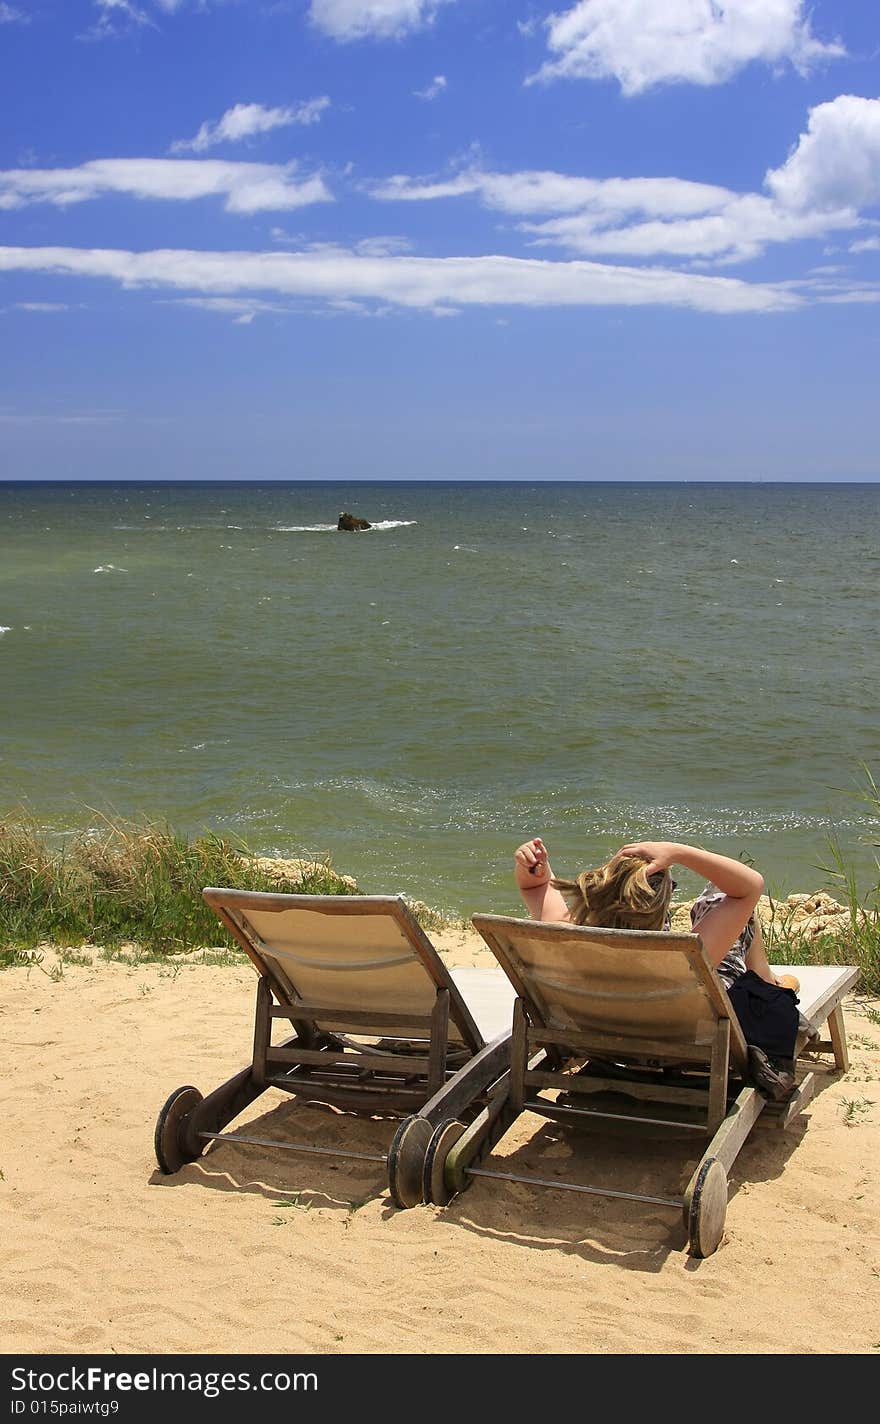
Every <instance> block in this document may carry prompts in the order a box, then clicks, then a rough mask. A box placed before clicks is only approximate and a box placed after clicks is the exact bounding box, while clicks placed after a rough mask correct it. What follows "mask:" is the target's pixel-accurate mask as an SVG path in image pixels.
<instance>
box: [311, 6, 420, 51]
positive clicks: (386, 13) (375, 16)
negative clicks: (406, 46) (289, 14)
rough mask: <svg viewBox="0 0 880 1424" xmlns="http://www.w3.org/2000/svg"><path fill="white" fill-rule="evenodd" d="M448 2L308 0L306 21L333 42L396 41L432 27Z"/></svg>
mask: <svg viewBox="0 0 880 1424" xmlns="http://www.w3.org/2000/svg"><path fill="white" fill-rule="evenodd" d="M447 3H448V0H311V4H310V6H309V19H310V20H311V21H312V24H313V25H315V26H317V28H318V29H319V30H323V32H324V34H325V35H329V36H330V37H331V38H332V39H334V40H342V41H346V40H362V39H368V38H374V39H399V38H400V36H401V35H405V34H408V33H409V32H410V31H411V30H418V29H422V28H423V27H424V26H425V25H429V24H431V22H432V21H433V19H434V16H435V15H436V13H437V11H438V9H439V8H440V6H441V5H443V4H447Z"/></svg>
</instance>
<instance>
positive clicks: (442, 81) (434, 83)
mask: <svg viewBox="0 0 880 1424" xmlns="http://www.w3.org/2000/svg"><path fill="white" fill-rule="evenodd" d="M445 88H446V76H445V75H444V74H435V75H434V78H433V79H432V80H431V82H430V84H428V85H427V86H426V87H425V88H424V89H414V90H413V93H414V94H415V96H416V98H417V99H426V100H431V99H437V98H439V96H440V95H441V94H442V93H443V90H444V89H445Z"/></svg>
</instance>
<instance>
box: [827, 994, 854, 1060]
mask: <svg viewBox="0 0 880 1424" xmlns="http://www.w3.org/2000/svg"><path fill="white" fill-rule="evenodd" d="M828 1031H829V1033H830V1034H831V1047H832V1048H833V1050H834V1062H835V1065H836V1066H837V1067H838V1068H839V1069H840V1071H841V1073H848V1072H849V1049H848V1047H847V1043H846V1027H845V1025H844V1022H843V1008H842V1006H841V1005H840V1004H838V1005H837V1008H836V1009H832V1010H831V1013H830V1014H829V1015H828Z"/></svg>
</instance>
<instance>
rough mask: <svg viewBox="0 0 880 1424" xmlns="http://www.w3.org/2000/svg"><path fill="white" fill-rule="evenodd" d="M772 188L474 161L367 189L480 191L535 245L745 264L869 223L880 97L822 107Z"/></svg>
mask: <svg viewBox="0 0 880 1424" xmlns="http://www.w3.org/2000/svg"><path fill="white" fill-rule="evenodd" d="M766 184H767V187H768V188H769V189H770V192H769V194H768V193H736V192H733V191H732V190H731V189H729V188H722V187H718V186H717V185H715V184H709V183H693V182H690V181H688V180H686V179H682V178H603V179H595V178H581V177H576V176H572V175H569V174H564V173H553V172H541V171H537V172H529V171H526V172H522V173H491V172H486V171H484V170H482V169H480V168H475V167H471V168H466V169H464V170H463V171H461V172H459V173H457V174H455V175H454V176H453V177H451V178H448V179H442V180H440V181H433V180H424V179H417V178H409V177H407V176H405V175H403V174H396V175H394V176H393V177H391V178H388V179H385V180H384V181H382V182H379V183H374V184H372V185H369V186H368V188H367V191H368V192H369V193H370V194H371V196H372V197H374V198H376V199H378V200H380V201H384V202H391V201H394V202H419V201H422V202H424V201H429V200H436V199H440V198H451V197H462V196H467V195H471V196H475V197H477V198H478V199H479V200H480V202H481V203H482V204H483V205H484V206H485V207H487V208H489V209H493V210H495V211H498V212H502V213H505V214H508V215H510V216H515V217H520V218H523V219H527V221H523V222H521V223H520V224H518V226H519V229H520V231H522V232H526V233H529V234H530V236H531V239H532V241H533V242H534V243H535V244H537V245H539V246H554V247H560V248H563V249H564V250H565V251H567V252H570V253H575V254H578V255H583V256H604V257H624V258H634V259H638V260H643V259H646V258H653V257H657V256H666V257H668V256H673V257H678V258H682V259H685V260H688V261H699V260H710V261H713V262H724V263H730V262H741V261H744V260H746V259H749V258H753V257H757V256H759V255H760V254H761V253H762V252H763V251H764V249H765V248H766V247H767V246H768V245H769V244H771V243H789V242H794V241H800V240H803V239H807V238H819V237H822V236H824V235H826V234H828V233H831V232H836V231H840V230H847V229H852V228H858V227H863V226H864V225H865V222H866V219H864V218H863V217H862V216H861V215H860V210H861V209H862V208H868V207H871V206H873V205H876V204H878V203H880V99H856V98H853V97H852V96H850V95H841V96H840V97H839V98H837V99H834V100H833V101H831V102H829V103H826V104H820V105H818V106H817V107H816V108H814V109H813V110H811V112H810V115H809V120H808V127H807V132H806V133H805V134H803V135H802V136H801V138H800V140H799V141H798V144H797V145H796V147H795V149H794V150H793V152H792V154H791V156H790V157H789V158H788V160H787V161H786V163H784V164H783V165H782V167H781V168H778V169H775V170H772V171H771V172H769V173H768V174H767V178H766ZM535 219H541V220H540V221H536V220H535ZM868 240H869V241H870V239H868Z"/></svg>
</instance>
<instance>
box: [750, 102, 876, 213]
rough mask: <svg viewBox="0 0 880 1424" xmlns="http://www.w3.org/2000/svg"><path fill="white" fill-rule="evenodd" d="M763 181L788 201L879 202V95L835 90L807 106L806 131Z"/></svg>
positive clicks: (797, 204) (817, 206)
mask: <svg viewBox="0 0 880 1424" xmlns="http://www.w3.org/2000/svg"><path fill="white" fill-rule="evenodd" d="M765 182H766V184H767V187H768V188H770V189H771V190H772V192H773V193H775V195H776V197H777V198H778V199H779V201H780V202H781V203H784V204H785V206H786V207H788V208H792V209H795V210H803V209H812V210H814V211H823V212H824V211H829V210H833V209H840V208H851V209H857V208H866V207H871V206H873V205H874V204H876V203H880V99H860V98H857V97H856V96H855V95H854V94H839V95H838V96H837V98H836V99H832V100H830V102H829V103H827V104H817V105H816V107H815V108H814V109H811V110H810V117H809V121H808V123H807V131H806V133H803V134H801V136H800V138H799V139H798V141H797V146H796V147H795V149H794V151H793V152H792V153H791V154H790V155H789V157H788V158H787V159H786V161H785V163H783V165H782V167H781V168H776V169H771V171H770V172H769V173H768V174H767V177H766V179H765Z"/></svg>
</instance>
